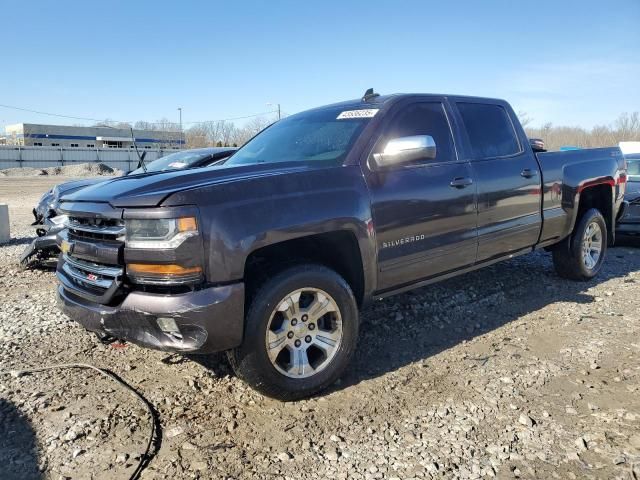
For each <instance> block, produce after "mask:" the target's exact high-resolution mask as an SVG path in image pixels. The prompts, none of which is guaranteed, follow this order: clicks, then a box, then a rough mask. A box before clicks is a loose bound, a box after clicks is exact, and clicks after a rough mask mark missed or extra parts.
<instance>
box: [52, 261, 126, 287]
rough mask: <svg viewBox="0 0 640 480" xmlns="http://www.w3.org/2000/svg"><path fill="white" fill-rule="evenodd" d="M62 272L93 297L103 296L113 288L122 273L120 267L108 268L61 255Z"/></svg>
mask: <svg viewBox="0 0 640 480" xmlns="http://www.w3.org/2000/svg"><path fill="white" fill-rule="evenodd" d="M63 262H64V263H63V266H62V269H63V271H64V272H65V273H66V274H67V275H68V276H69V277H70V278H71V279H72V280H73V282H74V283H76V284H77V285H78V286H79V287H80V288H83V289H85V290H87V291H89V292H91V293H92V294H93V295H103V294H104V293H105V292H106V291H108V290H109V289H111V288H113V287H114V285H116V284H117V283H118V282H119V281H120V279H121V278H122V274H123V273H124V271H123V269H122V268H121V267H110V266H106V265H101V264H99V263H93V262H87V261H84V260H79V259H77V258H73V257H72V256H71V255H67V254H65V255H63Z"/></svg>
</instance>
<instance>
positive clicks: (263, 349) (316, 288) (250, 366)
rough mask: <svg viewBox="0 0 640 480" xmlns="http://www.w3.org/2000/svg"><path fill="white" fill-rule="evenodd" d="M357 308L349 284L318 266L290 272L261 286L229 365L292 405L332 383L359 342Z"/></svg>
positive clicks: (230, 352)
mask: <svg viewBox="0 0 640 480" xmlns="http://www.w3.org/2000/svg"><path fill="white" fill-rule="evenodd" d="M358 324H359V319H358V307H357V304H356V300H355V298H354V296H353V292H352V291H351V288H350V287H349V284H348V283H347V282H346V281H345V280H344V279H343V278H342V277H341V276H340V275H338V274H337V273H336V272H334V271H333V270H330V269H328V268H326V267H324V266H321V265H301V266H296V267H291V268H288V269H286V270H284V271H282V272H281V273H279V274H277V275H276V276H274V277H272V278H271V279H270V280H268V281H266V282H265V283H264V284H263V285H262V286H261V287H259V288H258V289H257V291H256V293H255V295H254V296H253V298H252V301H251V305H250V306H249V308H248V312H247V316H246V321H245V334H244V341H243V343H242V345H241V346H240V347H238V348H236V349H234V350H231V351H228V352H227V356H228V358H229V363H230V364H231V366H232V367H233V369H234V371H235V372H236V374H237V375H238V377H240V378H241V379H242V380H244V381H245V382H247V383H248V384H249V385H250V386H252V387H253V388H255V389H256V390H258V391H259V392H261V393H263V394H265V395H267V396H269V397H272V398H276V399H279V400H284V401H290V400H296V399H300V398H305V397H308V396H310V395H313V394H315V393H317V392H319V391H321V390H323V389H325V388H326V387H328V386H329V385H331V384H332V383H333V382H335V381H336V380H337V379H338V377H339V376H340V375H341V374H342V373H343V371H344V370H345V368H346V367H347V365H348V364H349V362H350V360H351V357H352V356H353V353H354V351H355V347H356V342H357V338H358Z"/></svg>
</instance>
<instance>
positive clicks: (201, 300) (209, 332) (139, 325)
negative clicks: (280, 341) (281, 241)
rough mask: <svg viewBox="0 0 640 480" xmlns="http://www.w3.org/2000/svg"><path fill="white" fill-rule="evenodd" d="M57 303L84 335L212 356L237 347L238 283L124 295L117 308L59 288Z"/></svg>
mask: <svg viewBox="0 0 640 480" xmlns="http://www.w3.org/2000/svg"><path fill="white" fill-rule="evenodd" d="M58 303H59V305H60V308H61V309H62V311H63V312H64V313H65V314H66V315H67V316H69V317H70V318H71V319H73V320H75V321H76V322H78V323H80V324H81V325H82V326H84V327H85V328H86V329H87V330H90V331H92V332H96V333H98V334H101V335H106V336H111V337H114V338H117V339H120V340H125V341H128V342H131V343H135V344H137V345H140V346H143V347H148V348H154V349H157V350H165V351H172V352H184V353H212V352H216V351H223V350H229V349H231V348H234V347H237V346H238V345H240V343H241V342H242V334H243V324H244V284H243V283H235V284H232V285H225V286H220V287H212V288H205V289H202V290H197V291H192V292H188V293H184V294H180V295H177V294H172V295H162V294H154V293H146V292H130V293H129V294H128V295H127V296H126V297H125V299H124V300H123V301H122V303H121V304H120V305H117V306H106V305H101V304H99V303H93V302H91V301H89V300H87V299H85V298H82V297H80V296H77V295H74V294H73V293H72V292H70V291H69V290H66V289H65V288H64V287H63V286H62V285H60V286H59V287H58Z"/></svg>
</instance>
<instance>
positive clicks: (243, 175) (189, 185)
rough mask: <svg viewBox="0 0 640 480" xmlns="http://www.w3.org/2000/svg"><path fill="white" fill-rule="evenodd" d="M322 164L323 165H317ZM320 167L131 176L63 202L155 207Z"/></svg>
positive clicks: (245, 167) (278, 166)
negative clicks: (211, 189)
mask: <svg viewBox="0 0 640 480" xmlns="http://www.w3.org/2000/svg"><path fill="white" fill-rule="evenodd" d="M317 163H322V162H317ZM312 168H319V166H318V167H315V166H312V165H309V164H304V163H301V162H287V163H285V162H282V163H263V164H256V165H238V166H225V165H220V166H212V167H207V168H198V169H194V170H182V171H172V172H158V173H157V174H146V175H145V174H142V175H129V176H125V177H118V178H114V179H112V180H107V181H105V182H101V183H98V184H96V185H92V186H88V187H86V188H83V189H81V190H78V191H76V192H73V193H70V194H68V195H63V196H62V198H61V202H62V203H64V202H91V203H109V204H110V205H111V206H113V207H115V208H123V207H156V206H158V205H160V204H161V203H162V201H163V200H164V199H165V198H167V197H168V196H169V195H171V194H173V193H177V192H180V191H183V190H188V189H193V188H198V187H203V186H209V185H215V184H218V183H229V182H238V181H242V180H248V179H252V178H256V177H264V176H270V175H284V174H287V173H292V172H298V171H303V170H309V169H312Z"/></svg>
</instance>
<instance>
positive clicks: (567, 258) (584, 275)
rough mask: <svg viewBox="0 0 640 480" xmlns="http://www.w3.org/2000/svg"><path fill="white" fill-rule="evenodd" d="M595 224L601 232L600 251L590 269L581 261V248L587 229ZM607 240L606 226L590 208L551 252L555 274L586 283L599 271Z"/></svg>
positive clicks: (605, 252) (595, 210) (604, 255)
mask: <svg viewBox="0 0 640 480" xmlns="http://www.w3.org/2000/svg"><path fill="white" fill-rule="evenodd" d="M593 223H595V224H597V226H598V227H600V231H601V232H602V240H601V244H602V247H601V251H600V255H599V258H598V260H597V262H596V263H595V265H594V266H593V267H592V268H588V267H587V265H586V264H585V261H584V259H583V253H582V246H583V239H584V236H585V232H586V231H587V228H589V226H590V225H591V224H593ZM608 240H609V236H608V232H607V224H606V222H605V221H604V217H603V216H602V214H601V213H600V211H599V210H597V209H595V208H592V209H590V210H587V211H586V212H584V214H583V215H582V217H580V218H579V219H578V222H577V224H576V226H575V228H574V229H573V232H572V234H571V236H570V237H569V238H568V239H566V240H565V241H564V242H562V243H561V244H560V245H558V246H557V248H555V249H554V250H553V265H554V266H555V269H556V272H557V273H558V275H560V276H561V277H563V278H568V279H571V280H578V281H583V282H584V281H587V280H590V279H592V278H593V277H595V276H596V275H597V274H598V273H599V272H600V270H601V268H602V264H603V262H604V259H605V257H606V254H607V242H608Z"/></svg>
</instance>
